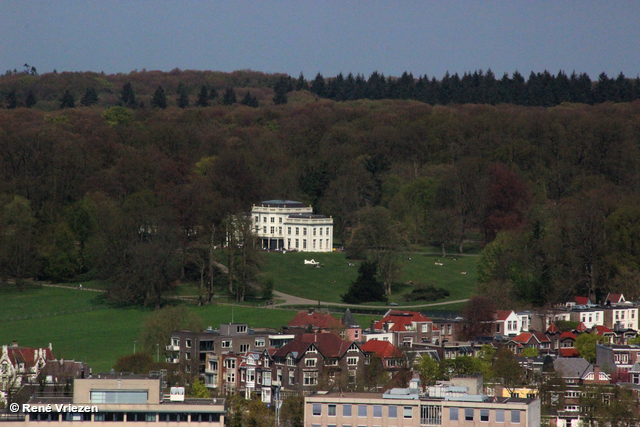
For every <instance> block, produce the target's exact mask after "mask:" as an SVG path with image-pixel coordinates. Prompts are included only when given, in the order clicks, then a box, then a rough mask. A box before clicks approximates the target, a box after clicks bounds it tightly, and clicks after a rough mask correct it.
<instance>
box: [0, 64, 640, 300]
mask: <svg viewBox="0 0 640 427" xmlns="http://www.w3.org/2000/svg"><path fill="white" fill-rule="evenodd" d="M374 74H376V73H374ZM547 74H548V73H545V74H542V75H541V76H542V77H541V79H542V80H545V79H546V77H545V76H546V75H547ZM475 75H477V76H478V77H479V82H477V86H475V85H476V83H475V82H476V80H475V77H474V76H475ZM376 76H377V74H376ZM488 76H490V73H489V72H487V73H476V74H473V75H471V78H470V77H469V75H465V76H464V77H463V78H459V79H455V80H456V81H458V80H459V83H455V84H450V83H446V82H447V81H448V80H449V81H450V80H451V79H453V78H452V77H450V76H445V78H443V79H442V80H440V81H439V82H437V81H436V82H435V86H438V87H440V88H442V87H445V86H446V85H448V86H447V87H448V88H452V87H455V88H457V89H456V90H455V91H452V92H449V95H447V96H448V98H444V97H443V98H440V99H439V100H437V99H424V98H421V96H422V95H420V93H422V92H420V90H419V89H418V88H420V87H423V88H424V85H425V84H426V83H425V82H429V85H428V86H429V87H430V88H433V87H432V86H431V82H432V81H433V80H427V79H426V78H421V79H413V78H412V77H410V76H408V75H405V76H402V77H400V78H399V79H388V78H383V76H379V77H375V78H374V77H373V75H372V76H371V77H370V78H369V79H368V80H367V82H366V83H367V84H366V85H365V86H366V90H364V92H362V94H361V95H358V96H351V95H349V96H347V95H341V96H340V97H336V96H335V91H333V90H332V89H331V87H335V85H336V83H334V82H336V81H340V80H342V81H343V83H342V84H344V85H347V83H344V82H347V81H349V80H351V79H350V78H348V77H347V78H344V79H341V78H340V76H338V77H336V78H334V79H327V81H324V89H323V90H324V92H319V91H318V84H319V83H318V81H319V78H318V77H316V79H315V80H313V81H311V82H310V83H309V82H306V81H305V80H304V78H301V79H291V78H289V77H288V76H284V75H267V74H262V73H257V72H250V71H242V72H235V73H230V74H224V73H214V72H196V71H184V72H182V71H179V70H175V71H172V72H169V73H162V72H146V71H143V72H133V73H130V74H126V75H125V74H122V75H121V74H119V75H104V74H99V73H59V74H58V73H49V74H45V75H37V72H35V70H30V69H25V71H24V72H15V73H14V72H9V73H7V74H6V75H5V76H3V77H0V91H1V92H2V94H3V105H4V106H5V107H8V108H7V109H2V110H0V174H1V179H0V206H1V207H2V208H1V210H0V230H1V231H0V239H2V242H0V276H1V277H2V279H3V281H4V282H6V281H7V280H11V281H15V282H16V283H17V284H18V285H19V284H20V283H21V282H22V281H23V280H24V279H26V278H31V277H38V278H41V279H47V280H55V281H69V280H90V279H92V278H102V279H110V280H111V281H112V283H113V289H112V295H115V296H117V297H119V298H121V299H123V300H126V301H129V302H134V303H140V304H158V303H159V302H160V301H161V300H162V297H163V295H164V293H165V292H166V289H167V288H168V287H170V286H171V284H172V283H174V282H175V281H176V280H179V279H180V278H187V279H191V280H194V281H202V282H203V283H204V282H210V283H213V282H214V280H219V278H216V277H215V276H216V273H215V271H213V269H212V268H210V264H209V248H210V246H211V245H213V244H216V245H219V244H220V243H221V242H224V241H225V235H224V233H225V230H228V229H229V224H230V223H231V222H230V221H229V220H228V219H229V217H230V215H235V214H238V213H240V212H244V211H247V210H249V209H250V207H251V205H252V204H253V203H257V202H259V201H260V200H265V199H274V198H286V199H294V200H301V201H304V202H307V203H309V204H312V205H313V206H314V207H315V209H316V210H317V211H319V212H320V213H322V214H325V215H331V216H333V218H334V223H335V234H336V238H337V239H338V240H339V241H342V242H343V243H344V244H346V245H347V247H349V246H350V245H351V246H352V247H353V248H354V251H355V252H357V251H359V250H361V249H362V248H363V247H364V248H365V249H366V247H367V246H368V247H369V249H371V248H374V249H376V248H377V249H380V248H389V247H391V246H393V247H394V248H396V249H402V248H408V247H410V246H411V245H436V246H438V247H441V248H442V249H443V250H446V251H451V250H455V251H461V252H463V251H464V250H465V245H466V244H467V242H468V241H469V240H476V241H480V242H481V243H482V245H483V246H484V250H483V252H482V254H481V257H480V259H479V283H478V286H479V290H480V291H482V292H484V293H485V294H489V295H492V296H494V297H495V299H496V301H497V302H498V303H499V304H511V303H513V302H521V303H522V304H532V305H538V306H541V305H545V304H550V303H554V302H557V301H563V300H565V299H566V298H568V297H570V296H572V295H575V294H581V295H587V294H592V295H594V296H601V295H602V294H603V293H605V292H607V291H609V290H617V291H623V292H624V293H625V296H627V297H628V298H637V297H640V275H639V274H638V267H639V265H640V244H639V243H638V242H640V205H639V204H638V194H640V193H639V192H638V191H639V189H640V101H637V100H636V101H633V99H635V98H637V96H638V95H637V88H638V87H639V86H638V82H637V80H628V79H625V78H618V79H608V78H606V76H604V78H602V76H601V79H599V81H598V82H591V81H590V80H588V78H587V79H585V75H581V76H582V77H577V78H576V79H577V80H581V79H583V80H584V81H583V86H581V87H583V89H582V91H583V92H580V93H584V94H588V96H587V95H585V96H586V98H579V97H578V98H571V97H573V96H574V95H575V94H576V93H578V92H579V91H578V92H572V91H571V90H570V91H568V92H558V91H555V92H554V91H551V93H552V94H554V95H553V96H552V97H551V98H548V99H547V98H544V99H547V100H546V101H535V102H534V101H532V100H531V99H532V98H530V95H531V94H532V93H534V92H535V91H534V90H532V89H531V87H532V86H531V85H533V84H534V83H535V82H534V83H532V81H531V80H532V77H530V79H529V81H527V82H522V84H524V88H525V89H519V91H515V92H513V93H520V94H521V95H522V96H524V94H529V95H527V96H524V98H518V99H512V98H509V99H510V100H509V101H508V103H507V101H505V99H507V98H500V97H496V98H491V99H488V98H486V97H487V96H489V95H488V94H490V93H501V91H502V90H498V88H500V87H502V88H504V85H503V83H504V82H503V83H498V82H502V80H495V79H494V78H493V77H492V76H491V78H489V77H488ZM532 76H534V75H533V74H532ZM406 77H410V80H411V81H410V82H409V83H408V85H409V86H410V87H411V88H412V90H411V91H410V93H409V94H406V93H405V92H403V91H398V89H397V88H398V87H401V86H402V84H401V82H402V81H403V80H407V78H406ZM550 77H551V80H550V81H553V82H555V83H554V87H556V88H557V87H560V86H559V85H558V81H559V80H563V81H564V77H563V78H562V79H561V78H560V74H558V76H555V77H554V76H550ZM320 78H322V76H320ZM372 79H373V80H372ZM376 79H378V82H380V86H381V87H382V88H383V89H382V90H383V92H381V93H382V95H375V96H374V95H372V92H370V90H371V87H370V86H369V85H370V83H371V82H372V81H375V80H376ZM323 80H324V79H323ZM355 80H357V79H355ZM360 80H362V81H364V79H363V78H361V79H360ZM503 80H504V79H503ZM506 80H507V81H509V82H511V83H513V82H514V81H515V80H517V79H516V76H515V75H514V76H513V77H512V78H510V79H509V78H507V79H506ZM535 80H536V82H538V83H539V82H540V81H541V80H538V75H535ZM573 80H575V79H574V77H573V76H572V77H570V78H568V81H569V82H572V81H573ZM587 80H588V85H587ZM489 81H494V82H495V84H493V85H492V88H493V89H491V91H489V92H487V90H489V89H488V86H487V84H486V83H487V82H489ZM421 82H422V83H421ZM465 82H466V83H465ZM511 83H509V84H511ZM298 84H299V85H298ZM349 84H350V83H349ZM468 84H471V86H468ZM549 84H550V83H548V82H547V83H545V85H546V86H544V85H543V86H544V87H548V85H549ZM605 84H606V85H608V86H606V87H607V88H609V89H607V90H606V91H605V90H604V89H603V87H604V85H605ZM421 85H422V86H421ZM435 86H434V87H435ZM345 87H346V86H345ZM402 87H404V86H402ZM472 87H476V88H477V89H478V90H475V91H474V90H471V89H470V88H472ZM623 87H626V88H627V89H625V90H628V91H623V90H622V89H621V88H623ZM393 88H395V89H393ZM611 88H614V89H611ZM430 90H431V89H430ZM341 93H342V92H341ZM545 93H546V92H545ZM560 93H562V94H564V95H562V96H561V95H559V94H560ZM567 93H568V94H567ZM602 93H607V94H608V95H607V96H605V97H604V98H602ZM611 93H615V94H617V95H615V97H614V98H612V97H611V96H610V94H611ZM403 94H404V95H403ZM80 95H81V99H80V100H78V97H79V96H80ZM325 96H326V97H329V98H333V99H323V98H324V97H325ZM510 96H511V95H510ZM518 96H520V95H518ZM567 96H568V97H570V99H567V98H566V97H567ZM360 98H362V99H360ZM389 98H402V99H389ZM410 98H411V99H410ZM334 99H335V100H334ZM348 99H353V100H348ZM27 100H29V101H28V102H27ZM434 100H435V102H434ZM569 100H573V101H580V102H571V103H570V102H563V101H569ZM602 101H631V102H602ZM560 102H561V103H560ZM559 103H560V104H559ZM431 104H447V105H431ZM491 104H495V105H491ZM516 104H523V105H516ZM556 104H559V105H556ZM551 105H553V106H551ZM26 107H31V108H26ZM225 219H226V220H225ZM372 227H375V230H376V231H380V232H379V233H378V232H376V233H367V232H366V230H367V228H369V229H371V228H372ZM362 236H370V239H369V240H367V239H365V238H363V237H362ZM372 239H373V240H376V239H377V241H373V240H372ZM382 260H384V259H382ZM383 276H384V275H383ZM389 277H392V275H391V276H389ZM389 277H386V278H385V277H383V278H382V279H383V282H385V286H388V287H389V288H390V289H391V284H390V283H389V280H385V279H388V278H389Z"/></svg>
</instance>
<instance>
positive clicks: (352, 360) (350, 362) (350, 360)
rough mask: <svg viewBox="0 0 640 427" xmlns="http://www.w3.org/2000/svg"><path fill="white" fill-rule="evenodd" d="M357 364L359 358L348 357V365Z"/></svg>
mask: <svg viewBox="0 0 640 427" xmlns="http://www.w3.org/2000/svg"><path fill="white" fill-rule="evenodd" d="M357 364H358V358H357V357H347V365H349V366H355V365H357Z"/></svg>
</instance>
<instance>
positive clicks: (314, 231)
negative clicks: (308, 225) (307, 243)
mask: <svg viewBox="0 0 640 427" xmlns="http://www.w3.org/2000/svg"><path fill="white" fill-rule="evenodd" d="M313 235H314V236H315V235H316V229H315V228H314V229H313Z"/></svg>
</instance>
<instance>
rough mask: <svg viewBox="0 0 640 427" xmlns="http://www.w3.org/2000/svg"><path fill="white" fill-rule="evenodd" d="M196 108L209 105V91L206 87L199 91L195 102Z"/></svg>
mask: <svg viewBox="0 0 640 427" xmlns="http://www.w3.org/2000/svg"><path fill="white" fill-rule="evenodd" d="M196 105H197V106H198V107H207V106H208V105H209V90H208V89H207V86H202V88H201V89H200V93H199V94H198V102H196Z"/></svg>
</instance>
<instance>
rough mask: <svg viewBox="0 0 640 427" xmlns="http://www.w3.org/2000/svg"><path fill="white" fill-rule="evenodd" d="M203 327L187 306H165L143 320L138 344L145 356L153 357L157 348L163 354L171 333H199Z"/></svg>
mask: <svg viewBox="0 0 640 427" xmlns="http://www.w3.org/2000/svg"><path fill="white" fill-rule="evenodd" d="M204 327H205V323H204V321H203V320H202V318H200V316H198V315H197V314H196V313H195V312H194V311H193V310H189V308H188V307H187V306H184V305H179V306H176V307H169V306H167V307H164V308H161V309H160V310H156V311H154V312H153V313H151V314H150V315H149V316H148V317H147V318H146V319H145V321H144V322H143V324H142V331H141V332H140V342H141V343H142V348H143V350H144V352H145V353H146V354H149V355H151V356H155V355H156V354H157V351H158V348H159V349H160V352H161V354H164V351H165V348H166V346H167V345H169V344H170V342H171V333H172V332H173V331H176V330H179V329H186V330H190V331H200V330H202V329H204ZM158 344H159V345H158ZM136 354H137V353H136Z"/></svg>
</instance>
